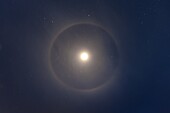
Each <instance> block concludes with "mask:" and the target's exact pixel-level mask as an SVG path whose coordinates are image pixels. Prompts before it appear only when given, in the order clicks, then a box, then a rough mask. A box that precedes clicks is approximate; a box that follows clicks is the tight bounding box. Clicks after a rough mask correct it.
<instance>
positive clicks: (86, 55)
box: [80, 52, 89, 62]
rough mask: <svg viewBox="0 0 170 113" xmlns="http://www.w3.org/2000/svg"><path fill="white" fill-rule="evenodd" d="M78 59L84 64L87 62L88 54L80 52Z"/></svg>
mask: <svg viewBox="0 0 170 113" xmlns="http://www.w3.org/2000/svg"><path fill="white" fill-rule="evenodd" d="M80 59H81V60H82V61H83V62H86V61H88V60H89V54H88V53H87V52H81V53H80Z"/></svg>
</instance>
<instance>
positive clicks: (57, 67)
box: [49, 23, 120, 91]
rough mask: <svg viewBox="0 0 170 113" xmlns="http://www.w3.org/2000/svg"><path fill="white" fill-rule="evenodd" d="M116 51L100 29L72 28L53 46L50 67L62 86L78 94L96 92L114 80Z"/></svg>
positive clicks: (86, 24) (58, 36)
mask: <svg viewBox="0 0 170 113" xmlns="http://www.w3.org/2000/svg"><path fill="white" fill-rule="evenodd" d="M118 50H119V49H118V46H117V44H116V41H115V39H114V37H113V36H112V35H111V34H110V33H109V32H107V31H106V30H105V29H104V28H102V27H101V26H98V25H95V24H91V23H80V24H75V25H72V26H70V27H67V28H66V29H64V30H63V31H61V32H60V33H59V34H58V35H57V36H56V38H55V40H54V41H53V42H52V44H51V47H50V54H49V55H50V56H49V58H50V67H51V70H52V72H53V74H54V76H55V78H56V80H57V81H59V83H61V84H63V85H64V86H67V87H69V88H71V89H76V90H81V91H84V90H92V89H97V88H99V87H101V86H103V85H105V84H106V83H108V81H110V80H111V79H112V78H113V77H114V76H116V74H115V73H116V69H117V68H118V66H119V60H120V59H119V51H118ZM77 54H78V57H77Z"/></svg>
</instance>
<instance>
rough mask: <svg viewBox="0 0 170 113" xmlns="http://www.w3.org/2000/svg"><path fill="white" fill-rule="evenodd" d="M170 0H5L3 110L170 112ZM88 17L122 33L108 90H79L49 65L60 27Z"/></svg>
mask: <svg viewBox="0 0 170 113" xmlns="http://www.w3.org/2000/svg"><path fill="white" fill-rule="evenodd" d="M169 6H170V2H169V1H168V0H1V1H0V31H1V32H0V112H1V113H170V21H169V20H170V14H169V12H170V7H169ZM80 22H91V23H93V22H94V23H97V24H100V25H101V26H104V27H105V28H107V29H108V30H109V32H111V33H113V34H114V36H115V37H114V38H115V39H116V41H117V44H118V46H119V49H120V53H121V55H122V60H121V61H122V66H121V68H120V69H119V71H120V74H119V75H117V76H118V80H117V81H116V86H115V84H114V83H113V84H112V85H110V86H109V87H108V88H107V89H106V90H102V91H99V92H93V93H88V94H84V93H79V92H72V91H69V90H67V89H65V88H64V87H62V86H60V85H59V84H58V83H56V81H55V80H54V78H53V77H52V75H51V72H50V70H49V67H48V60H47V58H48V49H49V45H50V43H51V41H52V40H53V39H54V38H55V36H56V33H57V32H59V31H60V30H61V29H63V28H65V27H66V26H68V25H70V24H74V23H80Z"/></svg>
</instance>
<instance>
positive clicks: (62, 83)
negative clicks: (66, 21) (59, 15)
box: [48, 22, 119, 92]
mask: <svg viewBox="0 0 170 113" xmlns="http://www.w3.org/2000/svg"><path fill="white" fill-rule="evenodd" d="M81 24H87V25H93V26H96V27H99V28H100V29H102V30H104V31H105V32H107V33H108V34H109V35H110V36H111V37H112V39H113V41H114V43H115V45H116V47H117V50H118V54H119V48H118V43H117V41H116V39H115V38H114V36H113V34H112V33H110V32H109V31H108V30H107V29H106V28H104V27H103V26H101V25H99V24H96V23H90V22H80V23H74V24H71V25H68V26H66V27H65V28H63V29H61V30H60V31H59V32H58V33H57V34H56V36H55V37H54V38H53V40H52V41H51V44H50V47H49V54H48V56H49V58H48V60H49V67H50V70H51V72H52V74H53V76H54V77H55V78H56V80H57V81H58V82H59V83H60V84H61V85H63V86H65V87H66V88H68V89H71V90H75V91H81V92H91V91H95V90H98V89H101V88H103V87H105V86H107V85H108V84H109V83H110V82H111V81H113V78H114V77H113V76H112V78H110V79H108V80H107V81H106V82H105V83H103V84H101V85H99V86H97V87H93V88H89V89H79V88H75V87H72V86H69V85H68V84H67V83H65V82H64V81H63V80H61V79H60V78H59V77H57V74H56V73H55V71H54V69H53V66H52V63H51V49H52V47H53V44H54V43H55V41H56V39H57V38H58V37H59V35H60V34H62V33H63V32H64V31H65V30H67V29H68V28H71V27H74V26H75V25H81ZM117 67H118V66H117ZM115 71H116V69H115ZM115 74H116V72H115Z"/></svg>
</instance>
